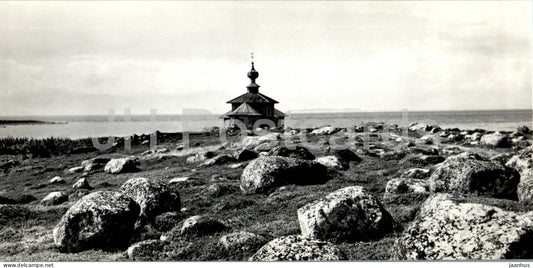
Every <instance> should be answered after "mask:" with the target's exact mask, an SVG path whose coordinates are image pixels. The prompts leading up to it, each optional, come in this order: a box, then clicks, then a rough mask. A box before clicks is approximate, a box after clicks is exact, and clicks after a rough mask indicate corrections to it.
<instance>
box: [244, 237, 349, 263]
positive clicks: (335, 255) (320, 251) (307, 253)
mask: <svg viewBox="0 0 533 268" xmlns="http://www.w3.org/2000/svg"><path fill="white" fill-rule="evenodd" d="M249 260H250V261H339V260H346V256H345V255H344V253H343V252H342V251H341V250H340V249H339V248H338V247H337V246H335V245H334V244H331V243H328V242H323V241H319V240H313V239H308V238H304V237H301V236H298V235H290V236H283V237H278V238H276V239H274V240H272V241H270V242H268V243H267V244H266V245H264V246H263V247H262V248H261V249H259V250H258V251H257V252H256V253H255V254H254V255H253V256H252V257H250V259H249Z"/></svg>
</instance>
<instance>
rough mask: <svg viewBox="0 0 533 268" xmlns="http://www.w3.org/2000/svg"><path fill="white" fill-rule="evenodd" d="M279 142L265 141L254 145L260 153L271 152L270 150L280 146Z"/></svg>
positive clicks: (255, 149)
mask: <svg viewBox="0 0 533 268" xmlns="http://www.w3.org/2000/svg"><path fill="white" fill-rule="evenodd" d="M278 144H279V142H277V141H276V142H265V143H261V144H259V145H257V146H255V147H254V151H255V152H258V153H262V152H269V151H270V150H272V149H274V148H275V147H276V146H278Z"/></svg>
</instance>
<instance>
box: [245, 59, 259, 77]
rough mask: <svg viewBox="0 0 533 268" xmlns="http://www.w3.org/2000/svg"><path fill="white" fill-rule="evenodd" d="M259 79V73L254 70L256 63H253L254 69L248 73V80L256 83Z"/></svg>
mask: <svg viewBox="0 0 533 268" xmlns="http://www.w3.org/2000/svg"><path fill="white" fill-rule="evenodd" d="M257 77H259V72H258V71H256V70H255V69H254V63H253V62H252V69H251V70H250V71H249V72H248V78H250V79H252V81H254V80H255V79H257Z"/></svg>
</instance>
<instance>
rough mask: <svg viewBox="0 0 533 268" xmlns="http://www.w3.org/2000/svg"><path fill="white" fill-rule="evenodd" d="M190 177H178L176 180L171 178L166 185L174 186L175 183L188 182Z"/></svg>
mask: <svg viewBox="0 0 533 268" xmlns="http://www.w3.org/2000/svg"><path fill="white" fill-rule="evenodd" d="M190 180H191V178H190V177H178V178H172V179H170V180H169V181H168V184H176V183H184V182H188V181H190Z"/></svg>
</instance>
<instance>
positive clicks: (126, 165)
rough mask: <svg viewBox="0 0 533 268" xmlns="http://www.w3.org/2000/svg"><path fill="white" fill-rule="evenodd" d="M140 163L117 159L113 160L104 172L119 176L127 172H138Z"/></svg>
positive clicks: (134, 160) (132, 160) (128, 159)
mask: <svg viewBox="0 0 533 268" xmlns="http://www.w3.org/2000/svg"><path fill="white" fill-rule="evenodd" d="M138 164H139V162H138V161H137V160H136V159H132V158H126V157H125V158H116V159H111V160H109V162H108V163H107V164H106V165H105V167H104V171H105V172H107V173H110V174H119V173H125V172H134V171H137V165H138Z"/></svg>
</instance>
